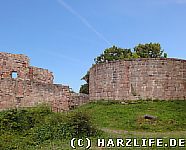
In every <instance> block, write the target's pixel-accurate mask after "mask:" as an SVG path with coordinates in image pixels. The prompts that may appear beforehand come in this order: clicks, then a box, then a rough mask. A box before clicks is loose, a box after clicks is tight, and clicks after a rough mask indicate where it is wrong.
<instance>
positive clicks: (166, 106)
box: [75, 101, 186, 131]
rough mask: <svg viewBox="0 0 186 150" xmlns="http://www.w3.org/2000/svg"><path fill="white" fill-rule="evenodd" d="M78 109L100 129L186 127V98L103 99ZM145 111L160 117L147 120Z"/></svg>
mask: <svg viewBox="0 0 186 150" xmlns="http://www.w3.org/2000/svg"><path fill="white" fill-rule="evenodd" d="M75 111H83V112H86V113H89V114H90V115H91V116H92V118H93V120H94V122H95V124H97V125H98V126H99V127H100V128H110V129H120V130H129V131H136V130H137V131H178V130H186V101H136V102H133V103H129V104H123V105H122V104H119V103H112V102H104V101H100V102H97V103H90V104H87V105H84V106H82V107H80V108H78V109H77V110H75ZM146 114H148V115H152V116H155V117H157V119H156V120H148V119H144V115H146Z"/></svg>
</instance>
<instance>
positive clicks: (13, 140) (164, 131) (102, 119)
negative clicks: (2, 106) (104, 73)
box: [0, 101, 186, 150]
mask: <svg viewBox="0 0 186 150" xmlns="http://www.w3.org/2000/svg"><path fill="white" fill-rule="evenodd" d="M79 112H81V113H79ZM74 114H78V115H74ZM81 114H86V115H87V116H90V117H91V120H90V122H92V123H93V124H94V125H95V126H96V127H97V128H98V129H101V130H102V131H103V133H102V134H101V135H100V134H98V135H97V136H96V137H95V136H94V137H91V139H92V141H93V142H92V149H93V150H96V149H100V148H98V147H96V140H97V138H98V137H99V138H134V137H135V138H137V139H141V138H163V139H165V141H168V138H184V139H186V101H136V102H130V103H125V104H120V103H118V102H114V101H99V102H93V103H89V104H86V105H83V106H81V107H79V108H77V109H74V110H72V111H70V112H68V113H53V112H51V111H50V110H49V109H48V108H45V107H38V108H31V109H24V110H18V111H15V110H13V111H4V112H0V127H1V128H0V129H1V130H0V150H1V149H2V150H10V149H19V150H50V149H55V150H63V149H64V150H68V149H72V148H71V147H70V144H69V143H70V139H71V137H72V136H73V135H74V134H71V133H75V130H76V125H77V124H80V125H81V126H83V128H82V129H83V130H81V131H87V130H89V128H88V129H87V128H86V126H89V123H90V122H87V121H86V120H87V118H86V117H87V116H86V115H82V116H81ZM146 114H148V115H152V116H155V117H157V119H156V120H148V119H144V115H146ZM78 117H79V118H78ZM88 119H89V117H88ZM71 122H73V123H71ZM74 129H75V130H74ZM91 131H92V130H91ZM93 131H94V129H93ZM82 149H84V148H82ZM111 149H115V148H111ZM116 149H117V148H116ZM125 149H126V148H125ZM132 149H134V148H132ZM150 149H152V148H150ZM154 149H156V148H154ZM162 149H169V148H162ZM176 149H179V148H178V147H177V148H176Z"/></svg>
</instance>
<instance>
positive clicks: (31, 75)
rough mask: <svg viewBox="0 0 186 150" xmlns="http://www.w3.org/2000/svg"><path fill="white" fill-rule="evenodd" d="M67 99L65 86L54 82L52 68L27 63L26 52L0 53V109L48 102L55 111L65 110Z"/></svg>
mask: <svg viewBox="0 0 186 150" xmlns="http://www.w3.org/2000/svg"><path fill="white" fill-rule="evenodd" d="M12 72H16V73H17V78H15V79H13V78H12ZM70 99H71V95H70V90H69V87H68V86H62V85H57V84H53V75H52V72H49V71H48V70H46V69H42V68H37V67H32V66H29V58H28V57H27V56H24V55H21V54H9V53H3V52H2V53H0V110H1V109H7V108H15V107H31V106H35V105H37V104H40V103H47V104H50V105H51V106H52V108H53V110H54V111H65V110H69V105H70Z"/></svg>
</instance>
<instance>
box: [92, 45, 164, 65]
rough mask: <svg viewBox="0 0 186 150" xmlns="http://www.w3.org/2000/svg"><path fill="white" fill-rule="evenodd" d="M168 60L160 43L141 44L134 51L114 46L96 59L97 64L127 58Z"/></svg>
mask: <svg viewBox="0 0 186 150" xmlns="http://www.w3.org/2000/svg"><path fill="white" fill-rule="evenodd" d="M160 57H164V58H167V53H163V49H161V46H160V44H159V43H147V44H139V45H137V46H136V47H134V51H133V52H132V51H131V49H126V48H118V47H116V46H112V47H110V48H107V49H105V50H104V52H103V54H101V55H100V56H98V57H97V58H95V59H94V61H95V63H96V64H99V63H105V62H110V61H115V60H122V59H126V58H129V59H130V58H160Z"/></svg>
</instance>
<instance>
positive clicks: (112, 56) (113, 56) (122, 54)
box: [94, 46, 132, 64]
mask: <svg viewBox="0 0 186 150" xmlns="http://www.w3.org/2000/svg"><path fill="white" fill-rule="evenodd" d="M125 58H132V52H131V50H130V49H122V48H118V47H116V46H112V47H110V48H107V49H105V50H104V52H103V54H101V55H100V56H98V57H97V58H95V59H94V61H95V63H96V64H99V63H105V62H110V61H115V60H121V59H125Z"/></svg>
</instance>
